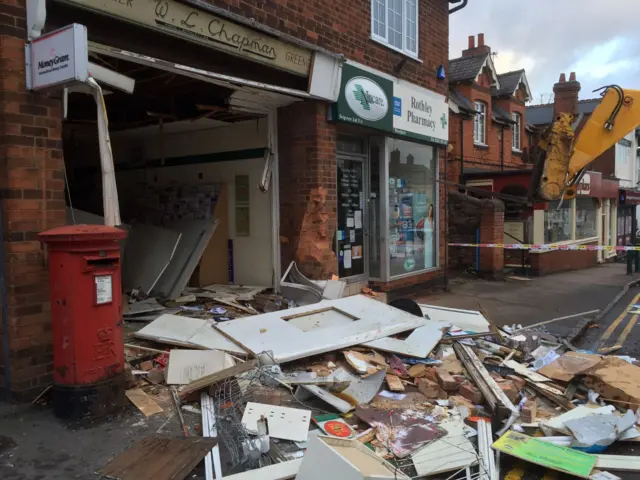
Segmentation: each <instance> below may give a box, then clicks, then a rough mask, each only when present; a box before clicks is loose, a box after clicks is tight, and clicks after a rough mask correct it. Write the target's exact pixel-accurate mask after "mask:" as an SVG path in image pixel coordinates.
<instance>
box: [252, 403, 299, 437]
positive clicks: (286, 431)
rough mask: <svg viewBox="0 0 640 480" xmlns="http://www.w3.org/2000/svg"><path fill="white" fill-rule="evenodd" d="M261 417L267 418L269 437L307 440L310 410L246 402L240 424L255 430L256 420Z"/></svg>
mask: <svg viewBox="0 0 640 480" xmlns="http://www.w3.org/2000/svg"><path fill="white" fill-rule="evenodd" d="M262 417H264V418H266V419H267V428H268V429H269V437H272V438H279V439H281V440H291V441H292V442H306V441H307V437H308V435H309V423H310V422H311V410H303V409H300V408H288V407H277V406H275V405H266V404H264V403H254V402H248V403H247V406H246V407H245V409H244V414H243V415H242V424H243V425H244V426H245V428H246V429H247V430H249V431H251V432H257V431H258V420H260V418H262Z"/></svg>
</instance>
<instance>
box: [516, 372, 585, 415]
mask: <svg viewBox="0 0 640 480" xmlns="http://www.w3.org/2000/svg"><path fill="white" fill-rule="evenodd" d="M525 381H526V382H527V385H529V386H530V387H531V388H533V389H534V390H535V391H536V392H538V393H540V394H542V395H544V396H545V397H546V398H548V399H549V400H551V401H552V402H554V403H556V404H558V405H560V406H561V407H562V408H564V409H565V410H573V409H574V408H576V406H575V405H574V404H573V403H571V402H570V401H569V400H567V399H566V398H565V397H564V395H563V394H562V392H559V391H558V390H556V389H555V388H553V387H549V386H548V385H546V384H544V383H536V382H532V381H531V380H529V379H528V378H526V379H525Z"/></svg>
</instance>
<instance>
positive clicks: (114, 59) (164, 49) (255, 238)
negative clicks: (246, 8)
mask: <svg viewBox="0 0 640 480" xmlns="http://www.w3.org/2000/svg"><path fill="white" fill-rule="evenodd" d="M70 23H80V24H82V25H86V27H87V32H88V40H89V43H88V50H89V60H90V62H91V63H90V70H92V69H97V68H102V69H108V70H110V71H113V72H116V73H117V74H118V75H122V76H124V77H126V78H129V79H130V80H131V81H132V84H135V88H133V89H132V91H129V92H124V91H118V90H113V89H109V88H107V87H106V86H105V87H103V88H104V89H105V90H106V92H107V95H105V104H106V111H107V115H108V116H109V120H110V124H109V130H110V135H111V144H112V148H113V152H114V155H113V156H114V163H115V171H116V179H117V185H118V189H119V203H120V209H121V211H122V221H123V223H125V224H129V225H135V224H149V225H153V226H155V227H161V228H166V229H173V230H177V231H180V232H182V233H183V236H182V240H181V242H183V243H184V242H185V241H186V240H187V239H188V233H189V232H190V231H191V230H193V229H197V228H199V227H198V225H199V224H200V223H202V222H204V223H206V222H210V221H211V220H214V221H216V222H217V223H216V227H215V230H214V232H213V233H212V236H211V240H210V241H209V242H208V245H207V246H206V249H205V251H204V254H203V257H202V260H201V262H200V263H199V264H198V266H197V267H196V268H195V271H194V274H193V277H192V278H191V281H190V284H191V285H192V286H193V285H198V286H204V285H205V284H211V283H238V284H249V285H260V286H277V285H276V280H277V279H279V278H280V268H281V262H280V242H279V186H278V181H279V175H278V109H279V108H282V107H286V106H287V105H290V104H293V103H296V102H305V101H317V100H325V101H328V100H335V98H336V96H337V87H338V85H337V82H338V79H339V69H340V65H341V60H339V59H338V57H337V56H332V55H330V54H327V53H323V52H319V51H316V50H314V49H313V48H312V47H311V46H309V45H306V44H302V43H301V42H296V41H294V40H293V39H290V40H291V41H289V39H285V40H283V39H282V38H276V37H274V36H271V35H268V34H263V33H261V32H258V31H256V30H254V29H252V28H250V27H248V26H246V25H244V24H242V23H240V22H238V21H234V20H231V19H229V18H227V17H226V16H224V14H222V13H220V12H218V11H217V10H215V8H214V7H212V6H207V5H205V4H198V5H197V6H196V5H194V6H191V5H189V4H188V3H183V2H177V1H174V0H163V1H161V2H130V1H129V2H109V3H105V2H100V1H96V0H68V1H61V2H49V4H48V5H47V19H46V24H45V30H53V29H56V28H59V27H62V26H64V25H67V24H70ZM115 32H117V34H116V33H115ZM316 54H317V55H316ZM312 74H313V75H312ZM312 76H313V77H314V78H316V82H315V83H314V81H313V80H312ZM319 78H323V83H322V84H321V85H320V84H319V83H318V81H317V79H319ZM332 88H333V90H334V91H335V94H332V93H331V90H332ZM95 108H96V107H95V103H94V101H93V98H92V97H91V96H89V95H85V94H80V93H73V94H69V95H68V97H67V99H66V118H65V121H64V123H63V127H62V139H63V143H62V147H63V154H64V155H63V156H64V162H65V165H66V173H67V177H68V185H67V191H68V197H69V198H68V204H69V206H70V208H69V210H70V212H71V211H73V214H71V213H70V214H69V221H70V222H76V223H77V222H78V218H84V219H85V220H86V219H87V218H88V215H86V214H97V215H101V214H102V197H103V192H102V190H101V189H100V188H96V186H97V185H98V186H99V185H100V178H101V176H100V175H101V172H100V162H99V159H98V158H99V156H98V152H97V149H96V148H95V147H96V145H97V143H98V142H97V130H96V125H95ZM95 221H96V222H100V219H99V218H97V219H96V220H95ZM152 240H153V239H152V238H150V239H149V245H152V244H153V242H152ZM132 260H133V259H132V257H129V259H126V260H125V269H124V272H125V280H126V277H127V275H126V274H127V273H128V272H129V271H130V270H131V269H132V268H135V267H136V266H135V265H134V266H132V267H131V268H127V265H126V262H127V261H129V262H131V261H132ZM158 261H163V259H162V258H158ZM160 280H161V278H160ZM125 283H126V282H125ZM156 285H157V284H156ZM125 287H128V288H136V287H138V285H135V284H131V285H125ZM156 288H158V287H156ZM160 293H165V292H160Z"/></svg>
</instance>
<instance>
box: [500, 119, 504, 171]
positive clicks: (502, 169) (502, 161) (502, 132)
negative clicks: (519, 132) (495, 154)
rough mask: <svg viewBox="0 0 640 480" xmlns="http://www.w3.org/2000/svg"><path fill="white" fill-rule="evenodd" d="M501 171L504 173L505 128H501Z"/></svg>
mask: <svg viewBox="0 0 640 480" xmlns="http://www.w3.org/2000/svg"><path fill="white" fill-rule="evenodd" d="M500 140H501V141H500V171H501V172H504V126H502V127H500Z"/></svg>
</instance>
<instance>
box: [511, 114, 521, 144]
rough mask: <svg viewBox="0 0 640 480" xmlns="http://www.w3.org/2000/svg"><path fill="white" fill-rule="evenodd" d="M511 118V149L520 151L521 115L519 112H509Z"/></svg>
mask: <svg viewBox="0 0 640 480" xmlns="http://www.w3.org/2000/svg"><path fill="white" fill-rule="evenodd" d="M511 119H512V120H513V125H512V126H511V129H512V131H513V146H512V148H513V150H517V151H520V150H522V149H521V148H520V147H521V143H520V133H521V132H522V115H520V114H519V113H515V112H514V113H512V114H511Z"/></svg>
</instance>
